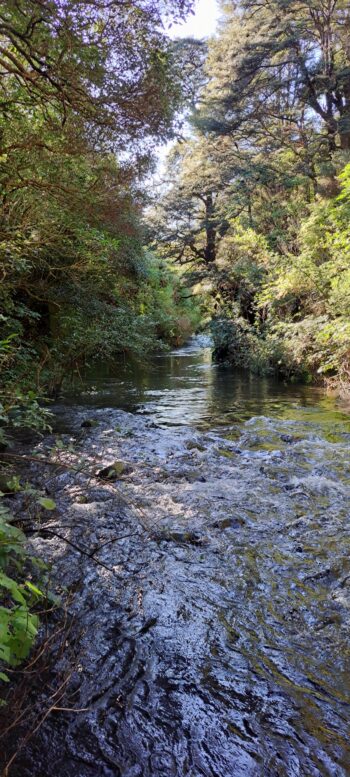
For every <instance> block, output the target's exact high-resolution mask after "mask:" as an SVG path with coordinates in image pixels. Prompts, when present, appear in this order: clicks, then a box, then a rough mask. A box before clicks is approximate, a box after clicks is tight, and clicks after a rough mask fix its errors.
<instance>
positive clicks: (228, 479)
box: [11, 349, 350, 777]
mask: <svg viewBox="0 0 350 777" xmlns="http://www.w3.org/2000/svg"><path fill="white" fill-rule="evenodd" d="M182 353H183V356H181V352H178V353H177V355H176V356H175V357H174V358H175V359H176V360H180V361H181V359H182V360H185V361H184V362H183V372H182V373H181V374H179V369H178V368H177V367H176V368H175V369H173V368H172V369H173V373H172V374H173V384H172V385H173V386H174V385H177V386H178V389H177V392H178V393H177V394H176V392H175V388H174V392H175V393H174V394H171V392H172V390H173V389H172V388H170V387H169V385H168V387H167V389H166V388H165V387H164V386H162V387H161V388H159V389H158V390H159V394H158V396H155V391H156V389H155V387H153V386H151V388H150V387H148V388H147V389H146V390H147V391H150V394H149V395H148V404H147V405H144V404H143V405H142V404H141V405H139V408H138V411H137V412H135V411H134V412H132V413H131V412H127V411H125V410H118V409H115V408H108V407H106V406H105V407H98V406H96V404H98V403H99V402H101V398H100V395H99V396H98V399H97V403H96V404H95V406H94V408H93V410H92V408H91V407H89V408H87V407H86V406H85V407H84V406H80V407H79V406H75V407H71V408H68V407H67V406H63V407H61V408H58V415H57V428H58V429H60V430H61V431H60V432H56V434H55V435H54V436H53V437H52V438H49V437H48V438H47V439H45V441H44V442H43V443H42V444H41V445H40V446H39V449H40V450H41V452H42V453H43V454H45V455H47V452H48V450H49V448H50V447H52V444H53V442H54V441H57V436H58V437H59V438H60V440H61V447H60V448H59V453H58V454H57V453H56V454H54V455H59V457H60V461H61V464H63V462H66V464H67V465H72V463H74V462H75V463H76V464H77V463H78V462H80V465H81V468H82V472H80V473H77V472H75V471H73V470H69V466H68V467H66V468H64V467H63V466H62V467H58V468H57V470H55V469H54V470H53V471H51V472H50V477H49V478H48V480H47V488H48V491H49V493H50V496H51V497H52V498H53V499H54V500H55V502H56V511H55V512H53V513H51V514H50V516H49V517H48V518H47V519H46V521H45V526H46V530H47V531H46V532H45V531H41V532H40V534H39V535H37V536H34V538H33V540H32V543H33V549H34V552H35V553H36V554H37V555H39V556H40V557H42V558H45V559H46V560H47V561H49V562H51V563H52V564H53V569H54V579H55V583H56V585H58V586H61V587H64V588H65V590H66V591H67V592H69V596H70V598H69V614H70V616H73V618H74V624H75V625H74V635H75V637H74V640H75V642H74V645H75V647H74V655H75V659H74V665H73V666H72V671H71V675H70V679H69V683H68V686H67V689H66V694H65V697H64V701H63V702H62V703H61V706H62V707H64V708H65V709H64V710H62V711H60V710H58V711H55V712H54V713H53V714H51V715H50V716H49V717H48V718H47V720H46V721H45V722H44V723H43V725H42V726H41V728H40V730H39V731H38V734H37V736H36V737H34V738H33V739H32V740H30V742H29V744H28V745H27V746H26V747H24V748H23V750H22V753H21V754H20V755H19V757H18V759H17V761H16V762H15V763H14V766H13V769H12V771H11V774H13V775H14V776H15V777H19V775H21V777H29V775H30V777H34V776H35V777H39V776H40V777H44V776H46V775H49V774H51V773H52V768H53V765H54V770H55V773H56V774H57V777H68V775H69V776H70V777H71V775H72V774H73V773H74V774H75V775H76V777H90V776H91V777H97V776H100V775H106V776H107V777H112V775H113V777H116V776H118V775H122V776H123V777H139V776H140V777H141V776H142V777H156V775H157V776H158V775H159V776H160V777H168V775H175V776H176V777H185V775H191V777H197V776H198V777H199V775H205V776H206V777H212V775H213V776H214V777H232V775H233V774H234V775H235V777H236V776H237V777H240V775H243V774H244V775H252V776H253V775H254V777H255V775H264V776H265V775H271V776H272V775H279V777H280V776H284V775H285V777H287V776H288V777H290V775H304V774H307V775H320V774H321V775H334V776H335V775H336V777H340V776H343V775H347V774H349V768H348V764H349V762H350V750H349V736H348V735H349V711H350V683H349V643H348V633H349V632H348V629H349V612H350V609H349V607H350V583H349V581H350V561H349V543H350V528H349V526H350V525H349V497H350V489H349V473H350V461H349V441H350V421H349V419H348V417H347V416H346V415H345V414H343V413H342V412H341V411H340V410H336V409H335V408H334V407H333V410H331V409H330V407H329V406H328V405H326V406H325V405H324V404H322V403H323V400H320V403H319V404H318V405H317V403H316V402H312V401H311V397H310V401H309V400H308V399H306V400H305V397H300V396H299V398H298V397H297V396H296V397H295V398H294V401H292V400H291V398H290V396H289V395H288V397H285V396H284V397H283V389H282V395H281V399H280V402H279V403H278V402H277V399H276V397H274V398H273V397H272V396H271V395H269V396H268V395H267V396H266V404H265V410H266V409H267V408H268V409H269V414H266V415H265V414H258V415H256V414H255V415H254V414H253V413H252V400H251V402H250V401H249V392H248V391H247V396H246V397H245V398H244V397H243V395H241V396H240V403H241V405H240V409H239V412H238V407H237V401H238V400H237V395H236V398H235V402H236V404H235V407H234V408H233V409H232V406H233V401H232V398H231V399H230V402H229V403H228V401H227V394H226V398H225V399H224V398H222V404H221V416H220V419H219V418H218V414H217V415H216V420H215V421H211V422H210V421H209V420H208V412H209V411H210V412H212V408H213V407H214V408H216V410H218V403H217V401H216V398H215V392H214V399H213V393H211V397H212V404H211V406H210V408H209V411H208V405H206V408H207V409H206V410H205V408H204V404H203V403H204V402H205V397H204V394H203V391H204V389H205V387H206V386H207V385H208V384H209V385H211V386H212V385H213V377H212V373H211V369H214V370H215V369H216V368H215V367H213V368H211V367H208V366H206V365H207V362H206V359H205V355H203V354H202V355H201V356H200V355H199V354H198V352H197V351H196V352H195V353H194V352H192V355H191V353H190V352H189V351H187V350H186V349H183V351H182ZM177 363H178V362H177ZM173 367H174V365H173ZM209 375H211V377H210V378H209ZM204 376H207V377H206V378H204ZM217 385H218V384H217ZM220 390H221V389H220ZM256 390H258V389H256ZM169 392H170V394H171V396H170V394H169ZM259 393H260V395H261V389H260V390H259ZM88 396H90V397H91V394H90V395H88ZM174 397H175V399H176V397H178V402H177V404H174V401H173V400H174ZM102 401H103V402H105V401H106V397H105V396H104V397H103V399H102ZM130 401H131V400H130ZM256 401H257V400H256V399H255V403H256ZM191 402H192V404H191ZM244 402H245V407H246V417H245V418H244V413H242V407H243V404H244ZM223 404H224V405H225V407H226V409H225V408H223ZM228 404H230V408H231V409H228V407H227V405H228ZM167 407H170V408H172V413H170V415H169V413H168V415H167ZM260 407H262V406H261V396H260ZM186 408H187V415H186V413H185V410H186ZM189 414H192V423H191V419H190V418H189ZM233 414H235V419H234V418H233ZM204 416H206V417H204ZM193 417H194V420H193ZM82 424H83V426H82ZM51 455H52V454H51ZM121 463H122V464H123V466H121ZM113 466H114V469H115V475H114V474H113V480H111V479H110V478H109V475H110V474H112V473H111V470H112V469H113ZM32 467H33V469H32V475H33V476H34V479H35V476H36V473H37V469H36V467H37V465H35V464H33V465H32ZM106 468H107V469H106ZM114 476H115V477H116V479H115V480H114ZM106 478H107V479H106ZM50 531H51V532H52V533H50ZM57 535H60V537H58V536H57ZM64 661H65V659H64V657H63V658H61V659H60V662H61V663H60V662H58V664H57V666H56V668H55V672H56V674H57V677H59V676H61V675H62V674H63V675H64V673H65V672H66V673H69V667H68V666H65V665H64ZM69 661H71V653H69ZM43 694H44V692H43ZM42 702H43V706H44V697H42ZM68 708H69V709H70V710H71V711H69V709H68ZM74 710H75V711H74Z"/></svg>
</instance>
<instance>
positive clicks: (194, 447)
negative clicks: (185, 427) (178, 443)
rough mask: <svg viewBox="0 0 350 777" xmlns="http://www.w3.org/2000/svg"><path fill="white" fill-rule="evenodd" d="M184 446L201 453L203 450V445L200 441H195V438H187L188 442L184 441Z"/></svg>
mask: <svg viewBox="0 0 350 777" xmlns="http://www.w3.org/2000/svg"><path fill="white" fill-rule="evenodd" d="M186 448H187V450H188V451H193V450H197V451H200V452H201V453H203V451H205V447H204V445H201V444H200V442H196V440H189V442H187V443H186Z"/></svg>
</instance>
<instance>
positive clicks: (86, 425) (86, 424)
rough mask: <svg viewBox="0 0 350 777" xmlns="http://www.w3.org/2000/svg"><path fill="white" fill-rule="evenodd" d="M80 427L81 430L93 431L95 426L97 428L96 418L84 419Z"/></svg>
mask: <svg viewBox="0 0 350 777" xmlns="http://www.w3.org/2000/svg"><path fill="white" fill-rule="evenodd" d="M80 426H81V428H82V429H93V428H94V427H95V426H98V421H96V418H86V419H85V421H83V422H82V424H80Z"/></svg>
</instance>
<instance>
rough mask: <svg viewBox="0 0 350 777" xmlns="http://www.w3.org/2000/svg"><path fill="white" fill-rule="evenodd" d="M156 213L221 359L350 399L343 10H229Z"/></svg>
mask: <svg viewBox="0 0 350 777" xmlns="http://www.w3.org/2000/svg"><path fill="white" fill-rule="evenodd" d="M221 10H222V15H221V21H220V23H219V30H218V34H217V36H216V37H215V38H214V39H213V40H212V41H211V42H209V46H208V52H207V55H206V56H203V54H201V51H200V50H199V52H198V56H200V55H202V56H203V59H204V64H203V69H202V73H201V77H198V81H197V94H196V95H195V98H194V101H193V109H192V112H191V115H190V122H191V131H190V132H189V133H188V137H187V139H186V140H184V139H182V140H181V141H180V142H178V143H177V144H176V145H175V146H174V148H173V149H172V151H171V154H170V158H169V162H168V170H167V175H166V181H167V184H166V191H165V193H164V196H163V199H162V201H161V202H160V203H157V206H156V207H155V209H154V212H153V214H152V230H153V240H154V244H155V246H156V249H157V251H158V253H159V254H161V255H162V256H164V257H166V258H169V257H171V259H172V261H173V263H174V265H175V266H178V267H181V268H182V270H183V272H184V276H183V277H184V280H185V282H186V283H189V284H190V285H193V284H194V289H195V292H196V293H197V294H199V295H202V296H203V297H204V299H205V303H204V305H205V315H206V316H207V318H211V319H212V331H213V335H214V340H215V345H216V356H217V358H219V359H223V360H229V361H231V362H232V363H233V364H235V365H237V366H241V367H248V368H250V369H252V370H253V371H255V372H260V373H269V372H277V373H278V374H280V375H281V376H283V378H287V379H293V380H306V381H319V382H322V381H324V380H325V379H326V380H327V382H328V384H330V385H332V384H336V385H337V386H338V387H339V386H342V387H343V389H344V390H346V385H347V384H348V381H349V374H350V372H349V370H350V362H349V359H350V350H349V349H350V316H349V314H350V307H349V306H350V274H349V272H350V271H349V245H350V233H349V216H350V201H349V194H350V165H349V162H350V48H349V40H350V15H349V6H348V3H347V2H341V1H338V2H337V0H336V1H334V0H312V2H308V3H303V2H299V0H283V2H282V1H281V0H276V1H273V2H268V3H260V2H255V0H242V2H239V3H238V2H223V3H221Z"/></svg>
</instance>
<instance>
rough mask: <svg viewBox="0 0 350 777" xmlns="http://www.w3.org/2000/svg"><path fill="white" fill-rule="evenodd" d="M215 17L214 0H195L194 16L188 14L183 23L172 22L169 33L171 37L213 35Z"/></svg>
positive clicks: (215, 6) (216, 12) (216, 9)
mask: <svg viewBox="0 0 350 777" xmlns="http://www.w3.org/2000/svg"><path fill="white" fill-rule="evenodd" d="M217 17H218V8H217V5H216V0H196V3H195V13H194V16H193V15H191V16H189V17H188V19H187V21H186V22H185V23H184V24H174V25H173V27H172V28H171V30H170V31H169V32H170V35H171V37H172V38H186V37H191V36H193V37H194V38H205V37H206V36H208V35H213V33H214V32H215V28H216V22H217Z"/></svg>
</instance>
